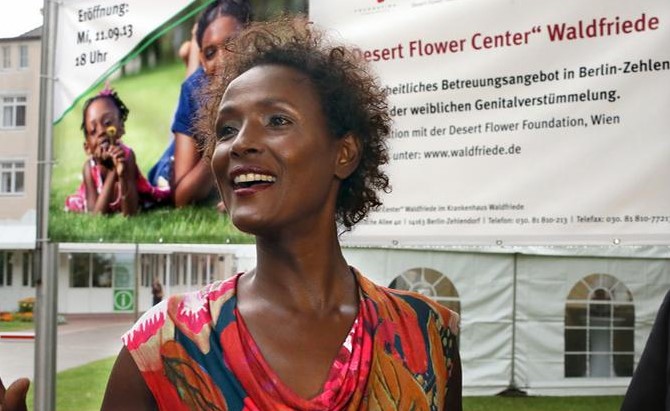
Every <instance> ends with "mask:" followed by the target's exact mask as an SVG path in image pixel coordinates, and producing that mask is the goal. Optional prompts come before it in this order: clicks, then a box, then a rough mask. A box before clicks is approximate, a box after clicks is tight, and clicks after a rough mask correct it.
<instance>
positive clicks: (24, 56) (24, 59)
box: [19, 46, 28, 68]
mask: <svg viewBox="0 0 670 411" xmlns="http://www.w3.org/2000/svg"><path fill="white" fill-rule="evenodd" d="M27 67H28V46H19V68H27Z"/></svg>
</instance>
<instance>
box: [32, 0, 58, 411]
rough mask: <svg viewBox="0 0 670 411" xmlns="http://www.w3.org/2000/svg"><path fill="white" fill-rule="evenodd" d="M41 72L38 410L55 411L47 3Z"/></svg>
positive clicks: (51, 48)
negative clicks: (49, 229) (49, 234)
mask: <svg viewBox="0 0 670 411" xmlns="http://www.w3.org/2000/svg"><path fill="white" fill-rule="evenodd" d="M42 12H43V14H44V24H43V27H42V51H41V68H40V111H39V119H40V123H39V135H38V139H39V141H38V155H37V157H38V158H37V242H36V250H35V254H36V255H37V257H38V264H36V267H35V268H34V270H35V271H34V274H35V294H36V297H37V303H36V304H35V305H36V311H37V316H36V324H35V337H36V341H35V380H34V386H35V391H34V392H35V401H34V404H35V410H36V411H52V410H54V409H55V404H56V352H57V350H56V342H57V341H56V325H57V315H58V298H57V295H58V288H57V286H58V268H57V259H58V247H57V245H55V244H50V243H49V239H48V226H49V192H50V189H51V166H52V162H53V153H52V145H51V143H52V135H53V88H54V66H55V64H54V63H55V49H56V31H57V28H56V24H57V21H58V5H57V3H56V1H55V0H44V8H43V10H42Z"/></svg>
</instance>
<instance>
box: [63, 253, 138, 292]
mask: <svg viewBox="0 0 670 411" xmlns="http://www.w3.org/2000/svg"><path fill="white" fill-rule="evenodd" d="M69 258H70V287H72V288H88V287H95V288H111V287H112V283H113V280H114V276H115V275H116V273H115V266H116V267H117V268H116V269H117V270H119V271H120V272H121V273H120V277H119V281H121V282H123V283H128V282H130V284H132V278H131V277H130V276H131V274H130V272H129V271H128V269H127V267H126V265H127V264H126V263H127V261H128V257H127V256H126V255H125V254H109V253H72V254H70V256H69ZM130 260H131V263H130V265H131V266H132V264H133V263H132V258H131V259H130Z"/></svg>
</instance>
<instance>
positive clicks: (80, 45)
mask: <svg viewBox="0 0 670 411" xmlns="http://www.w3.org/2000/svg"><path fill="white" fill-rule="evenodd" d="M192 2H193V0H171V1H161V0H125V1H121V0H64V1H63V2H62V4H59V7H58V23H57V27H58V30H57V37H56V62H55V63H56V64H55V65H56V67H55V77H56V78H57V80H58V81H56V82H55V86H54V120H56V121H58V120H59V119H61V117H62V116H63V115H64V114H65V112H66V111H67V110H68V109H69V108H70V107H71V106H72V104H73V103H74V102H75V100H76V99H77V98H79V97H80V96H81V95H82V94H84V93H85V92H86V91H87V90H88V89H89V88H90V87H91V86H93V85H94V84H95V83H97V82H99V81H100V80H101V79H102V78H104V77H105V76H107V75H109V74H110V73H111V72H112V70H113V69H114V68H115V66H117V65H118V64H119V62H120V61H121V60H122V59H123V58H125V57H127V56H128V55H129V54H130V53H131V51H133V49H134V48H135V47H137V46H138V45H139V44H140V43H141V42H142V41H147V40H151V39H150V38H147V37H148V36H149V35H150V34H151V33H153V32H154V31H155V30H156V29H158V28H159V27H160V26H162V25H163V24H164V23H165V22H167V21H168V20H169V19H171V18H172V17H174V16H175V15H176V14H177V13H178V12H180V11H181V10H182V9H184V8H185V7H186V6H187V5H189V4H190V3H192Z"/></svg>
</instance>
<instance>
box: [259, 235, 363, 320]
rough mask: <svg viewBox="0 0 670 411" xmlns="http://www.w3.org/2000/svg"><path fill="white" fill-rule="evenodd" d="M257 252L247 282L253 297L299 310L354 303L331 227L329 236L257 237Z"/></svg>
mask: <svg viewBox="0 0 670 411" xmlns="http://www.w3.org/2000/svg"><path fill="white" fill-rule="evenodd" d="M256 253H257V257H256V258H257V267H256V269H255V270H253V271H252V272H250V273H249V277H250V278H248V279H247V280H248V283H247V286H248V287H250V288H249V289H250V290H251V289H253V294H254V295H257V296H261V297H262V298H265V299H268V300H273V301H274V302H275V303H277V304H282V305H285V306H287V308H290V309H295V310H300V311H305V310H307V311H322V312H328V311H329V310H332V309H338V308H337V307H339V306H341V304H343V303H349V302H351V301H352V299H353V300H354V301H355V300H356V295H357V293H356V281H355V279H354V276H353V274H352V273H351V271H350V269H349V267H348V265H347V262H346V260H345V259H344V256H343V255H342V250H341V248H340V244H339V241H338V238H337V231H336V229H335V227H334V226H333V229H332V230H331V231H330V232H329V233H328V235H321V236H318V235H315V236H304V235H301V236H298V238H293V239H292V238H286V236H285V237H283V238H281V239H278V238H271V239H269V238H257V243H256ZM288 306H291V307H288Z"/></svg>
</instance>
